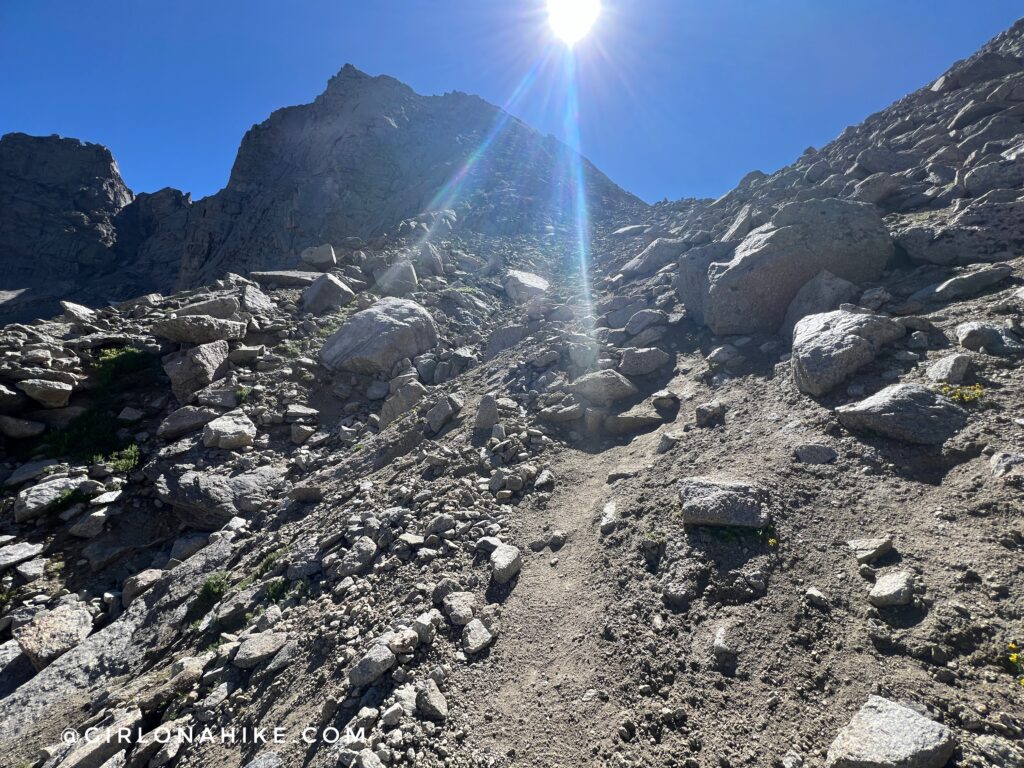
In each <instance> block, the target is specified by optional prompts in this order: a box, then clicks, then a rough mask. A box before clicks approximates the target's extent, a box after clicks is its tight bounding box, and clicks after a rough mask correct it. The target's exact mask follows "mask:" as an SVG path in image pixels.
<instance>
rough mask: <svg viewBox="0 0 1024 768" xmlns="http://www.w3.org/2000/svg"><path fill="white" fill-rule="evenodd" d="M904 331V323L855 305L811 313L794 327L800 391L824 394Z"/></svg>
mask: <svg viewBox="0 0 1024 768" xmlns="http://www.w3.org/2000/svg"><path fill="white" fill-rule="evenodd" d="M905 333H906V329H905V328H904V327H903V325H902V324H901V323H898V322H896V321H895V320H891V319H890V318H888V317H883V316H882V315H875V314H872V313H871V312H867V311H864V310H858V309H855V308H850V309H838V310H836V311H834V312H825V313H823V314H820V315H809V316H807V317H805V318H804V319H803V320H801V321H800V322H798V323H797V324H796V328H794V330H793V363H792V365H793V380H794V382H795V383H796V386H797V388H798V389H799V390H800V391H801V392H806V393H807V394H809V395H815V396H818V395H824V394H826V393H827V392H829V391H831V390H832V389H834V388H835V387H836V386H837V385H839V384H840V383H842V382H843V381H845V380H846V379H847V378H849V377H850V376H852V375H853V374H854V373H856V372H857V371H858V370H859V369H860V368H862V367H864V366H865V365H867V364H868V363H870V362H871V361H872V360H874V359H875V355H876V354H878V351H879V350H880V349H881V347H882V345H883V344H887V343H889V342H892V341H895V340H896V339H898V338H900V337H902V336H903V335H904V334H905Z"/></svg>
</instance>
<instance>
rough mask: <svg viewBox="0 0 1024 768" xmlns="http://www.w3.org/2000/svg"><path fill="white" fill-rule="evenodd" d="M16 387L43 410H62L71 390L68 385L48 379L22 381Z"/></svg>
mask: <svg viewBox="0 0 1024 768" xmlns="http://www.w3.org/2000/svg"><path fill="white" fill-rule="evenodd" d="M16 386H17V387H18V389H20V390H21V391H22V392H24V393H25V394H26V395H28V396H29V397H31V398H32V399H33V400H35V401H36V402H37V403H39V404H40V405H42V406H43V407H44V408H63V407H64V406H65V405H67V404H68V399H69V398H70V397H71V391H72V389H73V387H72V386H71V385H70V384H66V383H65V382H63V381H52V380H50V379H24V380H22V381H19V382H18V383H17V385H16Z"/></svg>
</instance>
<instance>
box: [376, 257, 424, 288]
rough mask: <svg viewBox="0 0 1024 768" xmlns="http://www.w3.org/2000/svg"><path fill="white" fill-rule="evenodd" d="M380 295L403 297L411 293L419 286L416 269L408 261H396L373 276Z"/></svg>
mask: <svg viewBox="0 0 1024 768" xmlns="http://www.w3.org/2000/svg"><path fill="white" fill-rule="evenodd" d="M373 278H374V280H375V281H376V282H377V287H378V288H380V290H381V293H384V294H386V295H388V296H405V295H406V294H408V293H412V292H413V291H415V290H416V287H417V286H418V285H419V282H420V281H419V278H418V277H417V276H416V268H415V267H414V266H413V265H412V262H410V261H404V260H403V261H396V262H395V263H394V264H392V265H391V266H389V267H385V268H384V269H381V270H379V271H377V272H374V274H373Z"/></svg>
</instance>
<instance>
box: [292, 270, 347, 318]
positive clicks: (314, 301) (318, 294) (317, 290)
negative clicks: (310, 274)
mask: <svg viewBox="0 0 1024 768" xmlns="http://www.w3.org/2000/svg"><path fill="white" fill-rule="evenodd" d="M355 297H356V295H355V293H354V292H353V291H352V289H351V288H349V287H348V286H347V285H346V284H345V283H344V282H342V281H341V280H339V279H338V278H337V277H335V276H334V275H331V274H326V273H325V274H323V275H321V276H320V277H318V278H317V279H316V280H314V281H313V284H312V285H310V286H309V287H308V288H307V289H306V290H304V291H303V292H302V310H303V311H304V312H311V313H312V314H314V315H322V314H323V313H324V312H331V311H333V310H335V309H340V308H341V307H344V306H345V305H346V304H348V303H349V302H350V301H352V299H354V298H355Z"/></svg>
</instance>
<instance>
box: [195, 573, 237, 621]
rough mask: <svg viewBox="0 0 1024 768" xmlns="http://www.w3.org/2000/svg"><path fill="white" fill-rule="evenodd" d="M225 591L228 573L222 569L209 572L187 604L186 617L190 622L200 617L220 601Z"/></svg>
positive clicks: (226, 589)
mask: <svg viewBox="0 0 1024 768" xmlns="http://www.w3.org/2000/svg"><path fill="white" fill-rule="evenodd" d="M227 591H228V575H227V574H226V573H225V572H224V571H217V572H216V573H212V574H210V576H209V577H208V578H207V579H206V581H204V582H203V586H202V587H201V588H200V590H199V594H198V595H196V597H195V599H194V600H193V601H192V604H191V605H190V606H189V608H188V615H187V616H186V619H187V620H188V621H191V622H195V621H198V620H199V619H202V618H203V617H204V616H206V614H208V613H209V612H210V611H212V610H213V606H215V605H216V604H217V603H219V602H220V600H221V598H222V597H224V595H225V593H226V592H227Z"/></svg>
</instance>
